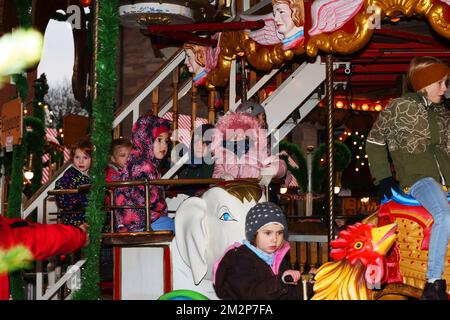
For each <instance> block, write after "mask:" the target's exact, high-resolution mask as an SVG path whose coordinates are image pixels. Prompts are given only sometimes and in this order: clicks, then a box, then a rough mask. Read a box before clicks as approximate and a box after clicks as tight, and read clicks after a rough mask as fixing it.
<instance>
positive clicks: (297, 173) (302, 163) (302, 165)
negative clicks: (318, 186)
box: [280, 141, 308, 192]
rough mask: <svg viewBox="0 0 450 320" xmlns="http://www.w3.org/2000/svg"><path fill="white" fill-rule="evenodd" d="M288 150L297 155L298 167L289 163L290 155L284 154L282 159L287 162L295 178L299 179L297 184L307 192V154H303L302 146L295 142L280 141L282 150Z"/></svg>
mask: <svg viewBox="0 0 450 320" xmlns="http://www.w3.org/2000/svg"><path fill="white" fill-rule="evenodd" d="M283 150H284V151H286V152H287V153H291V154H293V155H294V156H295V158H296V160H297V165H298V168H294V167H293V166H291V165H290V164H289V160H288V157H287V156H286V155H282V156H281V159H283V160H284V162H286V165H287V168H288V170H289V171H290V172H291V173H292V175H293V176H294V178H295V180H297V184H298V185H299V186H300V189H301V190H302V192H306V191H307V188H308V168H307V164H306V159H305V156H304V155H303V152H302V150H301V149H300V147H299V146H298V145H297V144H295V143H290V142H287V141H281V142H280V151H283Z"/></svg>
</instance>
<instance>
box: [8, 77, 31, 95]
mask: <svg viewBox="0 0 450 320" xmlns="http://www.w3.org/2000/svg"><path fill="white" fill-rule="evenodd" d="M11 77H12V79H13V81H14V83H15V86H16V90H17V92H18V95H19V97H20V99H22V101H27V98H28V81H27V77H24V76H23V75H22V74H13V75H12V76H11Z"/></svg>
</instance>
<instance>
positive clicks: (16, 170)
mask: <svg viewBox="0 0 450 320" xmlns="http://www.w3.org/2000/svg"><path fill="white" fill-rule="evenodd" d="M14 3H15V6H16V9H17V17H18V19H19V23H20V26H21V27H23V28H30V27H31V25H32V23H31V7H32V1H31V0H14ZM20 94H24V91H23V90H22V92H20ZM24 101H25V100H24ZM26 140H27V139H26V129H25V126H24V133H23V139H22V144H21V145H18V146H14V147H13V163H12V168H11V184H10V191H9V195H8V212H7V215H8V217H20V216H21V213H20V212H21V211H20V210H21V203H22V189H23V173H22V170H23V167H24V161H25V155H26V151H27V141H26ZM10 290H11V295H12V297H13V299H14V300H25V298H26V296H25V290H24V282H23V278H22V275H21V273H20V272H14V273H11V274H10Z"/></svg>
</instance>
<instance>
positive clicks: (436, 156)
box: [366, 93, 450, 188]
mask: <svg viewBox="0 0 450 320" xmlns="http://www.w3.org/2000/svg"><path fill="white" fill-rule="evenodd" d="M388 150H389V154H390V156H391V159H392V161H393V163H394V166H395V170H396V173H397V179H398V180H399V182H400V185H401V187H402V188H404V187H411V186H412V185H413V184H414V183H415V182H416V181H418V180H420V179H422V178H425V177H432V178H434V179H435V180H436V181H438V182H442V179H441V178H444V180H445V182H446V185H450V110H448V109H446V108H445V107H444V106H442V105H436V104H431V105H427V104H426V100H425V98H424V97H423V96H422V95H420V94H418V93H409V94H406V95H404V96H402V97H400V98H397V99H394V100H393V101H392V102H391V103H390V104H389V105H388V106H387V107H386V108H385V109H384V110H383V111H382V112H380V114H379V116H378V118H377V120H376V121H375V123H374V125H373V127H372V130H371V131H370V133H369V136H368V137H367V141H366V153H367V155H368V156H369V163H370V172H371V173H372V176H373V177H374V178H375V184H378V183H379V181H380V180H382V179H384V178H387V177H390V176H392V173H391V170H390V164H389V161H388Z"/></svg>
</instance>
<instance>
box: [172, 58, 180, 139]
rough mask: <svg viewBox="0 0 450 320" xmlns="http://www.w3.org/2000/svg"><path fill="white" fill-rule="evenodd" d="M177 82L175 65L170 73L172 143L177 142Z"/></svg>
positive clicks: (177, 74)
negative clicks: (171, 89) (171, 87)
mask: <svg viewBox="0 0 450 320" xmlns="http://www.w3.org/2000/svg"><path fill="white" fill-rule="evenodd" d="M178 82H179V68H178V67H176V68H175V70H173V73H172V85H173V95H172V100H173V108H172V110H173V116H172V123H173V133H174V134H173V142H174V144H177V143H178V118H179V111H178V110H179V105H180V104H179V101H178Z"/></svg>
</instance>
